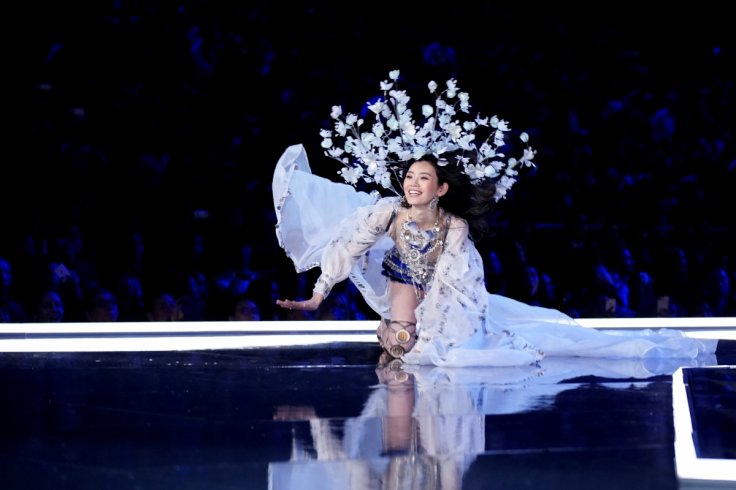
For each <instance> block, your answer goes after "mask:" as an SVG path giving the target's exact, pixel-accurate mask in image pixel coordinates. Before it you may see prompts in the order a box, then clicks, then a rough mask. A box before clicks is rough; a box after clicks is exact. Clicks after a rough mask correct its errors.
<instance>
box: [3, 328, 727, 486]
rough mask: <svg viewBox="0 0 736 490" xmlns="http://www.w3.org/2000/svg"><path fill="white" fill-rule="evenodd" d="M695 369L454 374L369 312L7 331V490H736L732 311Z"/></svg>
mask: <svg viewBox="0 0 736 490" xmlns="http://www.w3.org/2000/svg"><path fill="white" fill-rule="evenodd" d="M580 323H583V324H584V325H585V326H588V327H590V328H601V329H614V330H616V329H627V328H632V329H638V328H660V327H665V328H678V329H682V330H685V331H686V332H688V335H692V336H696V337H705V338H718V339H722V340H721V342H720V343H719V350H718V352H717V354H716V356H710V357H707V358H704V359H699V360H697V361H684V360H671V359H670V360H645V361H639V360H601V359H597V360H585V359H581V358H547V359H545V360H543V361H542V362H541V363H540V364H539V365H538V366H525V367H522V368H485V369H470V368H464V369H451V368H436V367H435V368H432V367H421V368H419V367H416V366H406V365H401V364H400V363H387V362H385V360H383V359H379V355H380V349H379V347H378V345H377V343H376V341H375V333H374V332H375V326H376V322H374V321H369V322H257V323H240V322H206V323H197V322H185V323H168V324H164V323H128V324H126V323H115V324H71V323H69V324H56V325H50V324H5V325H3V326H2V332H1V333H0V352H2V356H1V357H0V367H1V368H2V374H1V375H0V380H1V381H0V383H1V389H2V392H3V398H4V402H3V404H2V407H3V409H2V413H3V415H4V416H3V418H2V420H3V423H4V427H3V430H2V434H3V435H2V438H1V439H0V440H1V441H2V444H1V446H0V447H2V463H1V464H2V468H1V469H0V488H3V489H16V488H23V489H43V488H54V489H59V488H75V489H79V488H95V489H99V488H104V489H118V488H119V489H130V488H136V489H151V488H156V489H158V488H177V489H202V488H206V489H251V488H252V489H292V488H293V489H311V488H318V489H333V488H334V489H346V488H368V489H372V488H417V489H427V488H462V489H486V488H503V489H515V488H524V489H526V488H529V489H531V488H534V489H540V488H565V489H578V488H580V489H582V488H586V489H587V488H596V489H597V490H601V489H608V488H610V489H614V488H616V489H619V488H627V489H634V488H647V489H672V488H678V487H679V488H734V487H736V462H735V461H734V458H736V382H735V381H734V379H735V378H736V376H735V374H736V371H735V367H736V318H670V319H583V320H581V321H580Z"/></svg>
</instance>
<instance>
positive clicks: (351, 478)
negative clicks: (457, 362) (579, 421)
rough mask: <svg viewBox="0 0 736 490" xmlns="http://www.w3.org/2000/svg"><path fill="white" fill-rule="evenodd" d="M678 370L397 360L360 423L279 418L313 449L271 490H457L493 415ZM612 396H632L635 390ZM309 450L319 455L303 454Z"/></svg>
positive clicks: (382, 374) (586, 363) (285, 466)
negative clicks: (583, 383)
mask: <svg viewBox="0 0 736 490" xmlns="http://www.w3.org/2000/svg"><path fill="white" fill-rule="evenodd" d="M384 361H385V359H384ZM684 365H689V366H695V365H698V363H697V362H695V361H684ZM678 367H680V364H679V363H676V362H665V363H660V364H651V363H649V362H648V361H644V360H641V359H593V358H591V359H585V358H562V357H557V358H547V359H544V360H543V361H541V363H540V365H534V366H532V365H527V366H517V367H503V368H498V367H496V368H445V367H435V366H417V365H408V364H402V363H401V361H399V360H394V361H393V362H389V363H387V364H381V365H379V367H378V368H377V369H376V374H377V375H378V379H379V381H380V384H379V385H378V386H376V387H374V389H373V391H372V393H371V395H370V397H369V398H368V400H367V401H366V403H365V405H364V408H363V410H362V412H361V414H360V416H358V417H355V418H350V419H346V420H345V421H344V424H342V425H341V424H339V421H337V420H334V419H320V418H318V415H317V414H316V413H315V412H314V409H311V410H305V409H301V410H294V409H293V408H292V409H290V408H289V407H281V408H280V410H279V411H278V416H277V418H280V419H282V420H283V419H296V420H303V419H305V418H306V419H309V423H310V429H311V431H310V436H311V439H309V440H296V441H295V443H294V446H293V451H292V457H291V460H290V461H288V462H278V463H272V464H271V465H270V466H269V481H270V488H272V489H274V490H275V489H278V490H284V489H297V488H298V489H302V488H321V489H322V488H324V489H333V488H334V489H343V488H367V489H373V488H376V489H379V488H417V489H432V488H443V489H446V488H460V487H461V482H462V478H463V475H464V473H465V472H466V471H467V470H468V468H469V467H470V465H471V464H472V463H473V461H474V460H475V458H476V457H477V456H478V455H479V454H481V453H483V452H485V451H486V440H485V437H486V416H487V415H497V414H515V413H522V412H527V411H530V410H540V409H548V408H549V407H550V406H551V405H552V404H553V403H554V400H555V397H556V395H558V394H559V393H561V392H563V391H565V390H571V389H575V388H577V387H578V384H576V383H569V382H563V381H566V380H572V379H576V378H581V377H590V376H595V377H597V378H600V379H602V380H615V379H626V380H634V379H637V380H642V381H645V380H647V379H648V378H651V377H654V376H659V375H668V374H672V372H674V371H675V370H676V369H677V368H678ZM607 386H609V387H611V388H613V387H620V388H622V389H628V388H629V387H630V386H631V384H630V383H628V382H627V383H616V384H608V385H607ZM638 386H639V387H641V384H638ZM310 445H311V446H312V447H313V448H314V453H316V454H315V455H311V456H310V455H308V453H307V452H306V451H303V450H299V448H300V447H307V446H310ZM399 482H400V483H401V485H397V483H399Z"/></svg>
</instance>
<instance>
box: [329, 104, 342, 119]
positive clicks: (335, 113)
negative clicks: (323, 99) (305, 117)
mask: <svg viewBox="0 0 736 490" xmlns="http://www.w3.org/2000/svg"><path fill="white" fill-rule="evenodd" d="M340 116H342V107H341V106H339V105H333V106H332V112H330V117H331V118H332V119H337V118H338V117H340Z"/></svg>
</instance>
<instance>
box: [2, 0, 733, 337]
mask: <svg viewBox="0 0 736 490" xmlns="http://www.w3.org/2000/svg"><path fill="white" fill-rule="evenodd" d="M463 5H464V4H463V2H460V4H458V5H457V6H455V7H453V6H452V5H448V6H447V7H446V8H447V11H446V12H444V13H443V12H428V11H424V10H422V11H421V12H420V11H416V10H414V11H413V10H412V8H415V9H416V7H411V6H408V5H405V6H401V5H397V6H395V7H394V9H395V10H394V11H391V10H390V9H389V10H383V9H381V10H380V11H376V12H374V13H370V12H364V13H362V14H358V13H355V14H354V13H351V12H349V11H348V10H349V9H348V8H347V7H346V6H345V5H344V2H343V3H338V2H331V1H324V0H323V1H316V2H311V3H309V4H308V5H307V4H301V5H293V6H290V7H287V6H284V5H281V4H274V3H273V2H271V3H266V2H255V3H253V2H238V3H235V2H207V1H197V2H97V3H95V4H94V5H88V6H85V7H84V9H83V8H82V7H74V6H71V7H70V6H69V5H66V4H58V5H49V6H48V10H47V11H45V12H44V13H43V15H41V14H40V13H39V14H37V15H38V16H39V18H38V21H37V22H36V23H35V25H34V27H33V28H32V29H31V31H30V32H29V33H28V34H29V35H28V36H26V38H25V39H23V40H22V42H23V43H24V44H23V46H22V47H20V48H18V49H19V50H20V52H21V54H22V57H23V58H24V60H25V62H26V63H27V64H28V65H29V66H30V69H29V70H27V71H26V72H24V73H23V74H22V75H21V76H20V78H21V79H22V81H23V84H24V87H23V89H22V90H21V92H20V94H21V96H20V98H21V99H22V102H23V104H21V105H22V106H23V107H24V110H23V115H22V116H21V117H20V118H18V119H17V120H16V121H14V124H15V125H16V126H18V127H19V128H20V131H19V134H20V133H22V134H23V135H25V137H30V140H29V141H28V142H25V141H23V145H22V149H23V151H21V152H20V155H19V157H18V158H20V159H19V160H15V159H14V160H13V161H12V162H11V161H6V163H5V164H4V165H3V168H2V170H1V171H0V172H1V173H2V177H1V178H0V185H1V186H2V188H3V192H2V196H1V200H0V219H2V229H3V232H2V235H1V236H0V322H3V323H9V322H88V321H89V322H113V321H134V322H145V321H200V320H206V321H227V320H236V321H257V320H266V321H267V320H283V319H339V320H353V319H373V318H377V316H376V315H375V313H373V312H372V311H370V309H369V308H368V307H367V306H366V305H365V303H364V302H363V300H362V298H361V297H360V294H359V293H358V292H357V290H356V289H355V288H354V287H353V286H352V285H351V284H350V283H349V282H344V283H341V284H340V285H339V286H338V287H337V288H336V289H335V290H334V291H333V293H332V294H331V295H330V296H329V297H328V299H327V300H326V302H325V303H324V305H323V307H322V308H321V309H320V310H319V311H317V312H314V313H306V312H290V311H286V310H280V309H278V308H275V307H274V301H275V299H276V298H282V297H309V295H310V294H311V288H312V285H313V283H314V280H315V278H316V275H317V274H318V270H312V271H308V272H306V273H303V274H299V275H297V274H296V273H295V271H294V268H293V265H292V264H291V262H290V261H289V260H288V259H287V258H286V256H285V254H284V253H283V251H282V250H281V249H280V247H279V245H278V242H277V240H276V236H275V233H274V225H275V220H276V218H275V215H274V210H273V198H272V195H271V188H270V185H271V176H272V171H273V168H274V165H275V163H276V161H277V160H278V157H279V156H280V154H281V152H283V150H284V149H285V148H286V147H287V146H289V145H292V144H297V143H302V144H304V145H305V147H306V148H307V152H308V154H309V156H310V159H311V160H310V164H311V166H312V170H313V172H314V173H317V174H320V175H323V176H325V177H327V178H330V179H333V180H337V179H339V176H338V175H337V170H338V168H336V167H335V162H334V161H330V162H328V159H327V158H325V157H323V154H322V150H321V148H320V147H319V143H320V137H319V130H320V129H322V128H325V127H329V125H330V119H329V113H330V107H331V106H332V105H342V106H343V107H346V108H356V110H357V108H360V107H361V106H364V105H365V102H366V101H368V100H369V99H370V98H371V97H373V96H374V95H380V93H377V92H378V87H379V82H380V81H381V80H383V79H385V78H386V77H387V74H388V72H389V70H393V69H400V70H401V78H400V81H401V83H402V84H403V87H404V88H406V89H407V90H408V91H409V92H410V94H412V95H414V94H416V97H417V99H419V98H420V96H421V94H422V93H423V90H424V91H425V92H426V90H425V89H426V83H427V82H428V81H429V80H430V79H434V80H436V81H437V82H440V83H441V82H443V81H444V80H446V79H449V78H455V79H457V81H458V85H459V86H460V87H461V88H462V89H463V90H467V91H468V92H469V93H470V97H471V104H472V107H473V110H477V111H481V112H482V113H483V114H485V115H493V114H498V115H499V116H501V117H503V118H504V119H508V120H509V121H510V122H511V124H512V126H515V127H517V128H523V129H525V130H526V131H527V132H528V133H529V134H530V135H531V138H532V141H531V142H532V143H533V146H534V147H535V148H537V150H538V154H537V157H536V159H535V161H536V163H537V166H536V167H534V168H532V169H525V170H528V171H527V172H524V174H523V175H521V176H520V179H519V183H518V184H516V186H515V187H514V189H513V190H512V191H511V192H510V194H509V195H508V197H507V198H506V199H504V200H502V201H500V202H499V203H498V205H497V208H496V212H495V213H494V214H493V215H492V217H491V219H490V222H489V224H490V228H491V231H492V233H491V234H490V236H489V237H487V238H485V239H484V240H482V241H481V242H479V243H478V248H479V250H480V251H481V253H482V255H483V259H484V263H485V267H486V286H487V289H488V290H489V291H490V292H493V293H498V294H503V295H505V296H509V297H512V298H515V299H518V300H521V301H524V302H527V303H531V304H535V305H540V306H546V307H553V308H558V309H560V310H562V311H564V312H566V313H568V314H570V315H572V316H574V317H655V316H660V317H674V316H734V315H736V286H732V284H734V283H735V282H736V260H735V257H736V255H735V254H734V251H735V250H736V240H735V238H736V236H735V231H736V226H734V221H733V218H732V210H733V209H734V205H733V204H732V202H731V196H733V195H734V194H732V193H733V192H734V190H735V189H736V179H735V176H736V150H735V147H736V137H735V134H734V132H735V131H736V120H735V119H736V118H735V115H736V87H735V84H736V82H735V78H736V77H734V75H733V73H734V69H733V68H734V66H736V51H735V50H734V45H736V42H735V41H734V39H733V36H729V29H730V26H728V25H727V23H726V20H725V17H726V16H718V15H716V14H713V13H710V14H706V13H702V12H700V13H698V12H697V11H688V12H682V13H676V12H675V13H672V12H670V14H669V15H670V16H669V17H668V18H667V16H663V17H661V18H660V17H656V16H654V15H653V14H652V15H650V14H644V13H642V12H637V14H636V15H625V14H624V13H620V12H609V13H607V14H606V13H605V12H604V13H601V14H598V16H597V17H596V19H595V20H590V21H589V22H586V23H580V22H578V21H576V20H574V19H575V18H577V17H571V16H569V15H567V13H566V12H564V11H558V10H553V9H552V8H551V7H546V10H545V7H540V8H541V9H542V10H539V11H536V12H526V11H525V10H523V9H521V8H518V9H508V10H496V9H499V8H500V7H498V6H496V7H494V6H488V5H485V6H484V5H476V4H474V6H473V7H472V9H470V7H468V8H462V7H463ZM376 8H377V7H376ZM282 9H291V10H292V12H290V13H289V15H288V16H285V15H284V14H283V12H281V10H282ZM425 10H428V9H425ZM394 24H395V25H394ZM685 26H687V27H685ZM684 33H688V34H687V35H684ZM416 102H417V103H418V104H419V103H421V101H419V100H417V101H416ZM484 111H487V112H484ZM20 141H21V140H19V142H20ZM12 144H13V142H12V141H11V142H9V145H12Z"/></svg>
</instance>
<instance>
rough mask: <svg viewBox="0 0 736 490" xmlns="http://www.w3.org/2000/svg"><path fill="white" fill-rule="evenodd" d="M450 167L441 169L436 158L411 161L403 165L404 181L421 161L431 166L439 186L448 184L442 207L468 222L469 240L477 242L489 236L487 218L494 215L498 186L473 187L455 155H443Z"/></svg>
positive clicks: (443, 166) (421, 158) (426, 156)
mask: <svg viewBox="0 0 736 490" xmlns="http://www.w3.org/2000/svg"><path fill="white" fill-rule="evenodd" d="M442 157H443V160H447V161H448V162H449V163H448V164H447V165H440V164H439V163H438V162H439V159H438V158H437V157H436V156H434V155H433V154H427V155H423V156H421V157H419V158H416V159H412V160H409V161H408V162H406V163H405V164H404V165H403V169H402V170H403V171H402V173H401V177H402V179H403V177H404V175H406V171H407V170H408V169H409V167H410V166H411V165H412V164H413V163H414V162H418V161H425V162H429V163H431V164H432V166H433V167H434V169H435V171H436V172H437V179H438V183H439V185H442V184H444V183H447V186H448V189H447V192H446V193H445V195H443V196H442V197H440V202H439V204H440V206H441V207H442V208H443V209H444V210H445V211H449V212H450V213H452V214H454V215H455V216H459V217H460V218H463V219H465V220H466V221H467V222H468V226H469V227H470V238H471V239H472V240H473V241H478V240H481V239H482V238H484V237H485V236H486V235H487V234H488V222H487V221H486V217H487V216H488V215H489V214H490V213H491V212H492V211H493V207H494V204H495V202H496V201H495V200H494V196H495V194H496V185H495V184H494V183H493V181H491V180H488V179H487V180H484V181H483V182H481V183H475V184H474V183H472V182H471V181H470V177H468V176H467V175H466V174H465V172H463V168H462V167H461V166H460V165H457V164H456V159H455V155H454V154H446V155H442Z"/></svg>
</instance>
